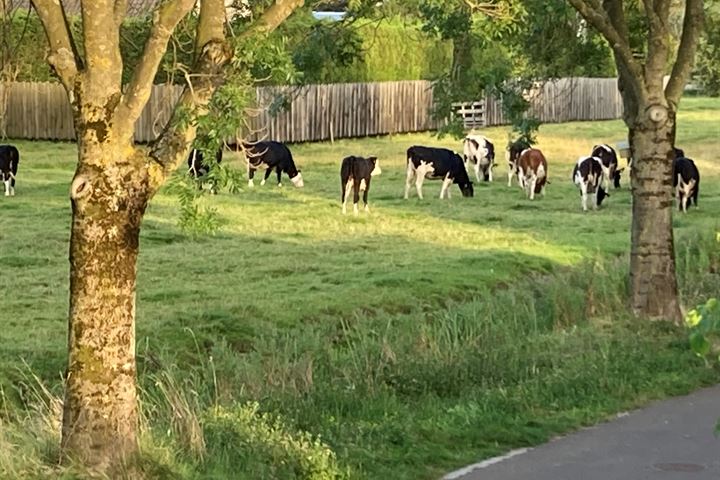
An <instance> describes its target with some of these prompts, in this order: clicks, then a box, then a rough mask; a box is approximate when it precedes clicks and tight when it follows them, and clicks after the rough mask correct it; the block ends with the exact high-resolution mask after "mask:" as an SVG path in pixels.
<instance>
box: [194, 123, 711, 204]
mask: <svg viewBox="0 0 720 480" xmlns="http://www.w3.org/2000/svg"><path fill="white" fill-rule="evenodd" d="M235 149H236V150H242V151H243V152H244V153H245V157H246V159H247V166H248V172H247V173H248V185H249V186H250V187H252V186H254V183H253V177H254V175H255V171H256V170H258V169H259V168H262V167H263V166H264V167H265V169H266V170H265V176H264V178H263V180H262V182H261V185H264V184H265V182H266V181H267V179H268V178H269V177H270V175H271V174H272V172H273V170H274V171H275V172H276V173H277V180H278V186H282V178H281V177H282V173H286V174H287V175H288V177H289V178H290V181H291V182H292V183H293V184H294V185H295V186H296V187H302V186H303V184H304V183H303V179H302V174H301V173H300V171H299V170H298V169H297V167H296V165H295V161H294V160H293V157H292V153H291V152H290V149H289V148H288V147H287V146H286V145H284V144H282V143H280V142H272V141H263V142H257V143H252V144H250V143H243V144H242V146H241V147H239V148H238V147H235ZM674 154H675V161H674V175H673V186H674V187H676V192H677V197H678V208H679V209H680V210H682V211H687V206H688V203H690V204H693V203H694V204H695V205H696V206H697V197H698V193H699V189H700V173H699V172H698V169H697V167H696V166H695V163H694V162H693V161H692V160H691V159H689V158H686V157H685V153H684V152H683V151H682V150H680V149H678V148H674ZM506 157H507V162H508V186H509V187H511V186H512V180H513V178H517V180H518V184H519V185H520V187H521V188H522V189H523V190H524V191H525V192H526V194H527V196H528V198H529V199H530V200H533V199H534V198H535V195H536V194H538V193H539V194H542V195H544V193H545V185H547V183H548V163H547V160H546V158H545V156H544V155H543V153H542V151H540V150H539V149H537V148H532V147H531V146H530V145H529V144H528V143H526V142H524V141H522V140H518V141H515V142H513V143H511V144H510V145H509V146H508V149H507V155H506ZM221 160H222V151H218V153H217V155H216V161H217V162H220V161H221ZM495 166H496V164H495V146H494V145H493V143H492V142H491V141H490V140H489V139H488V138H486V137H484V136H481V135H468V136H467V137H465V139H464V141H463V155H462V157H461V156H460V154H459V153H457V152H454V151H452V150H449V149H447V148H436V147H425V146H420V145H415V146H412V147H410V148H408V150H407V170H406V182H405V198H406V199H407V198H409V196H410V191H411V189H412V185H413V183H414V184H415V188H416V190H417V195H418V198H420V199H422V198H423V191H422V185H423V182H424V180H425V179H440V180H442V186H441V187H440V199H443V198H450V187H451V186H452V185H453V184H456V185H457V186H458V188H459V189H460V192H461V193H462V195H463V196H464V197H472V196H473V195H474V190H473V182H472V181H471V180H470V176H469V174H470V172H474V173H475V178H476V179H477V181H478V182H483V181H484V182H492V180H493V168H495ZM188 170H189V172H190V173H191V174H192V175H194V176H196V177H201V176H202V175H203V174H204V173H205V172H207V171H208V170H209V166H208V165H207V164H205V163H204V161H203V159H202V154H201V153H200V152H199V151H198V150H193V151H192V152H191V153H190V156H189V158H188ZM623 171H625V168H619V165H618V157H617V153H616V152H615V150H614V149H613V148H612V147H611V146H609V145H606V144H602V145H596V146H595V147H593V149H592V152H591V153H590V155H589V156H583V157H580V158H579V159H578V161H577V162H576V164H575V167H574V168H573V172H572V176H571V179H572V181H573V183H575V185H577V186H578V188H579V190H580V195H581V205H582V209H583V210H584V211H587V210H588V201H590V205H591V207H592V208H593V209H596V208H598V207H599V206H600V205H601V204H602V202H603V200H604V199H605V198H606V197H609V196H610V194H609V192H608V191H609V189H610V183H612V184H613V186H614V187H615V188H620V179H621V175H622V172H623ZM380 172H381V169H380V165H379V162H378V159H377V157H368V158H364V157H356V156H349V157H346V158H344V159H343V160H342V163H341V166H340V187H341V197H340V200H341V203H342V212H343V213H346V212H347V201H348V199H349V197H350V193H351V192H352V194H353V211H354V213H355V214H356V215H357V214H358V211H359V207H358V203H359V201H360V194H361V193H362V197H363V203H364V208H365V211H369V206H368V192H369V190H370V181H371V179H372V177H374V176H376V175H379V174H380Z"/></svg>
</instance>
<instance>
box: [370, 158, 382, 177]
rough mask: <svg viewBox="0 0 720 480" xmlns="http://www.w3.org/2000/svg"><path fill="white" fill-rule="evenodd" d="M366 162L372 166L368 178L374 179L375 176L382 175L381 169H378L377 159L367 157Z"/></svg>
mask: <svg viewBox="0 0 720 480" xmlns="http://www.w3.org/2000/svg"><path fill="white" fill-rule="evenodd" d="M368 160H369V161H370V163H371V164H372V166H373V169H372V172H370V176H371V177H374V176H376V175H380V174H381V173H382V169H381V168H380V162H379V161H378V159H377V157H368Z"/></svg>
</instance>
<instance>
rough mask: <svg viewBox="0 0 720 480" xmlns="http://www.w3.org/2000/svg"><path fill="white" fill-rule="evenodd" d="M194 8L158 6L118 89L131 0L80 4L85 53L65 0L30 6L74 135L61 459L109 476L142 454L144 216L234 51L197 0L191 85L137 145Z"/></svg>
mask: <svg viewBox="0 0 720 480" xmlns="http://www.w3.org/2000/svg"><path fill="white" fill-rule="evenodd" d="M195 3H196V1H195V0H165V1H163V2H160V4H159V6H158V7H157V9H156V11H155V12H154V13H153V26H152V28H151V32H150V36H149V38H148V40H147V42H146V43H145V48H144V53H143V56H142V59H141V60H140V62H139V63H138V65H137V66H136V67H135V69H134V72H133V75H132V78H131V80H130V82H129V84H128V85H126V86H123V85H122V81H121V77H122V68H123V59H122V57H121V54H120V48H119V44H120V42H119V31H120V25H121V23H122V21H123V18H124V17H125V12H126V9H127V0H82V2H81V12H82V43H83V47H84V48H83V54H82V55H81V54H80V52H79V49H78V48H77V46H76V45H75V42H74V40H73V37H72V36H71V34H70V29H69V26H68V21H67V16H66V14H65V11H64V8H63V6H62V3H61V2H59V1H58V0H32V4H33V7H34V8H35V10H36V11H37V13H38V15H39V17H40V20H41V22H42V24H43V27H44V29H45V33H46V35H47V38H48V43H49V49H50V51H49V55H48V62H49V63H50V65H51V66H52V68H53V69H54V71H55V72H56V74H57V75H58V77H59V78H60V81H61V82H62V84H63V85H64V87H65V89H66V91H67V94H68V99H69V101H70V105H71V108H72V111H73V115H74V120H75V129H76V133H77V139H78V140H77V142H78V163H77V169H76V171H75V176H74V178H73V180H72V184H71V188H70V200H71V204H72V229H71V239H70V312H69V333H68V367H67V380H66V391H65V402H64V410H63V427H62V445H61V446H62V451H63V455H64V456H66V457H72V458H75V459H77V460H79V461H81V462H83V463H84V464H85V465H88V466H90V467H92V468H94V469H97V470H100V471H104V472H110V471H112V470H113V469H114V468H115V467H117V466H119V465H121V464H123V463H124V462H125V461H126V460H128V459H129V458H130V457H131V456H132V455H133V454H134V453H135V452H136V451H137V423H138V414H137V394H136V364H135V286H136V261H137V255H138V243H139V233H140V224H141V221H142V218H143V214H144V212H145V208H146V206H147V204H148V202H149V201H150V200H151V198H152V197H153V195H155V193H156V192H157V191H158V189H159V188H160V187H161V186H162V185H163V184H164V183H165V182H166V180H167V179H168V177H169V175H170V174H171V173H172V172H173V171H174V170H175V169H176V168H177V166H178V165H179V164H180V163H181V162H182V161H183V160H184V159H185V158H186V155H187V151H188V148H189V145H190V143H191V142H192V140H193V139H194V137H195V135H196V130H197V120H198V119H199V118H200V117H202V116H203V115H204V114H205V113H206V112H207V108H208V104H209V102H210V100H211V98H212V96H213V93H214V92H215V91H216V89H217V88H218V87H219V86H220V85H221V83H222V82H223V75H222V73H223V69H224V67H225V65H226V64H227V63H228V62H229V61H230V60H231V57H232V53H233V52H232V48H231V46H230V44H229V42H228V41H227V40H226V37H225V24H226V18H225V2H224V0H201V2H200V8H199V13H198V19H197V27H196V33H195V61H194V65H193V67H192V71H191V74H190V75H189V77H190V78H192V85H190V84H188V85H186V87H185V90H184V92H183V94H182V96H181V98H180V101H179V102H178V105H177V107H176V108H175V111H174V113H173V115H172V118H171V120H170V121H169V123H168V124H167V126H166V127H165V129H164V130H163V132H162V134H161V135H160V137H159V138H158V139H157V140H156V141H155V142H153V143H152V144H151V145H150V146H149V147H147V148H143V147H139V146H135V145H134V144H133V129H134V124H135V121H136V120H137V119H138V117H139V116H140V113H141V112H142V110H143V107H144V106H145V104H146V102H147V101H148V98H149V97H150V90H151V87H152V83H153V79H154V77H155V74H156V72H157V69H158V66H159V64H160V62H161V60H162V57H163V55H164V53H165V51H166V48H167V45H168V41H169V40H170V37H171V35H172V33H173V31H174V29H175V28H176V27H177V25H178V24H179V23H180V22H181V20H183V19H184V18H185V17H187V16H188V15H189V14H191V12H192V10H193V7H194V5H195ZM258 3H259V2H258ZM302 4H303V0H276V1H275V2H274V3H273V4H272V5H271V6H269V7H268V8H267V9H265V10H264V12H263V13H262V15H261V16H259V17H258V19H257V20H256V21H255V22H253V23H252V25H251V26H250V28H249V29H248V30H246V31H245V32H243V33H242V34H240V36H239V37H240V38H241V39H242V38H244V37H249V36H251V35H256V34H259V35H266V34H268V33H269V32H271V31H272V30H273V29H274V28H275V27H276V26H277V25H279V24H280V23H282V22H283V21H284V20H285V19H286V18H287V17H288V16H289V15H290V14H291V13H292V12H293V10H295V9H296V8H298V7H299V6H301V5H302ZM263 5H266V4H263Z"/></svg>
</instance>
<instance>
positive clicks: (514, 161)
mask: <svg viewBox="0 0 720 480" xmlns="http://www.w3.org/2000/svg"><path fill="white" fill-rule="evenodd" d="M529 148H530V144H529V143H528V142H527V141H526V140H523V139H522V138H520V139H518V140H515V141H514V142H512V143H510V144H509V145H508V148H507V151H506V152H505V155H506V158H507V162H508V187H512V179H513V177H514V176H515V175H517V173H518V159H519V158H520V154H522V152H524V151H525V150H527V149H529Z"/></svg>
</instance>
